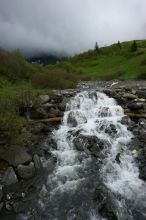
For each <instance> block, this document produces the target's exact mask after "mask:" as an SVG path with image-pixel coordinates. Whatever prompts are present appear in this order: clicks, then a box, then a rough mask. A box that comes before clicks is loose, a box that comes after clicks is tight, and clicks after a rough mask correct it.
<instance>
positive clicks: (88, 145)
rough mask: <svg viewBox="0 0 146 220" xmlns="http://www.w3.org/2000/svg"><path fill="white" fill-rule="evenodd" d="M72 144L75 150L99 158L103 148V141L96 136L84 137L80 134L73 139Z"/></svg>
mask: <svg viewBox="0 0 146 220" xmlns="http://www.w3.org/2000/svg"><path fill="white" fill-rule="evenodd" d="M73 143H74V145H75V147H76V149H77V150H79V151H85V152H86V153H90V154H92V155H94V156H99V152H100V150H102V149H103V146H104V143H103V141H102V140H100V139H99V138H97V137H96V136H89V135H87V136H84V135H82V134H80V135H79V136H78V137H76V138H74V140H73Z"/></svg>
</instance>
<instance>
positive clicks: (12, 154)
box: [0, 146, 32, 166]
mask: <svg viewBox="0 0 146 220" xmlns="http://www.w3.org/2000/svg"><path fill="white" fill-rule="evenodd" d="M0 159H2V160H5V161H7V162H8V163H9V164H10V165H13V166H17V165H18V164H23V163H28V162H30V161H31V159H32V157H31V156H30V154H28V153H27V151H26V149H25V148H24V147H16V146H15V147H14V148H4V147H3V148H0Z"/></svg>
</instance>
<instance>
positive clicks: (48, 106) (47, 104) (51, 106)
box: [42, 103, 56, 111]
mask: <svg viewBox="0 0 146 220" xmlns="http://www.w3.org/2000/svg"><path fill="white" fill-rule="evenodd" d="M42 107H43V108H44V109H45V110H46V111H48V110H49V109H50V108H56V104H52V103H45V104H43V105H42Z"/></svg>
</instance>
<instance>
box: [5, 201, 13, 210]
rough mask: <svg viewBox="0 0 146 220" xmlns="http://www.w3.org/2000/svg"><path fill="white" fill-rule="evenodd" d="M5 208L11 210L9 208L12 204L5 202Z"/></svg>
mask: <svg viewBox="0 0 146 220" xmlns="http://www.w3.org/2000/svg"><path fill="white" fill-rule="evenodd" d="M6 209H7V210H8V211H11V210H12V206H11V204H10V202H6Z"/></svg>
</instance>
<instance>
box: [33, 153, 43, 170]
mask: <svg viewBox="0 0 146 220" xmlns="http://www.w3.org/2000/svg"><path fill="white" fill-rule="evenodd" d="M33 161H34V166H35V168H36V170H39V169H41V167H42V163H41V160H40V158H39V156H38V155H37V154H35V155H34V156H33Z"/></svg>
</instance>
